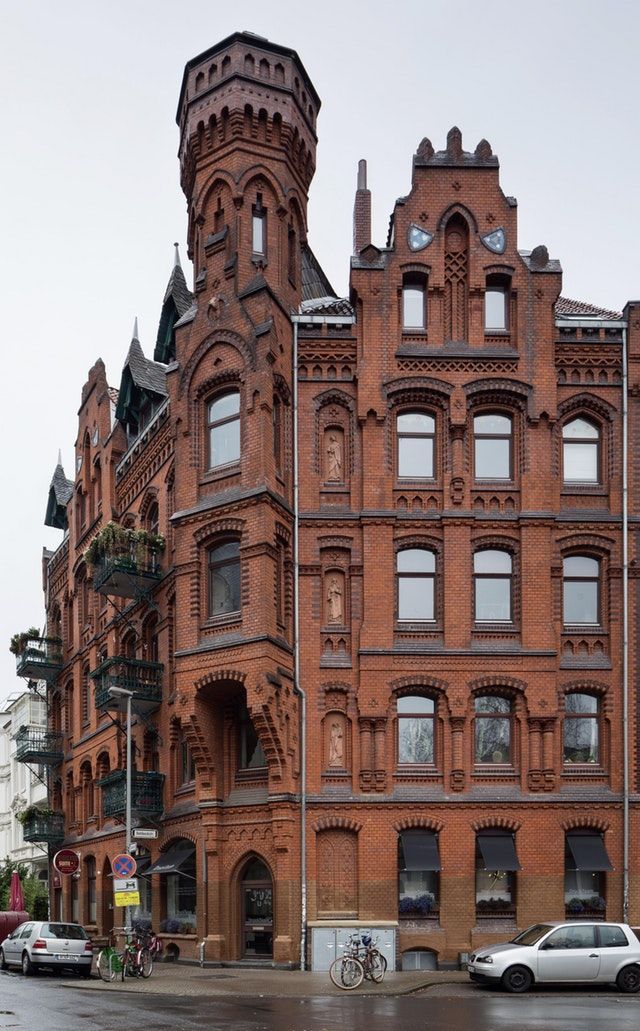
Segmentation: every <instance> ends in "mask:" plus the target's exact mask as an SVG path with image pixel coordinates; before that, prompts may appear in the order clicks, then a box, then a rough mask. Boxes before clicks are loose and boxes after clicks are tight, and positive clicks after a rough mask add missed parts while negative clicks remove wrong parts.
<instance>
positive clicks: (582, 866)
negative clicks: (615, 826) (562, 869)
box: [567, 834, 613, 871]
mask: <svg viewBox="0 0 640 1031" xmlns="http://www.w3.org/2000/svg"><path fill="white" fill-rule="evenodd" d="M567 845H568V846H569V848H570V850H571V854H572V856H573V858H574V859H575V863H576V870H594V871H597V870H613V866H612V865H611V860H610V859H609V856H608V855H607V850H606V848H605V847H604V841H603V840H602V838H601V837H600V835H599V834H567Z"/></svg>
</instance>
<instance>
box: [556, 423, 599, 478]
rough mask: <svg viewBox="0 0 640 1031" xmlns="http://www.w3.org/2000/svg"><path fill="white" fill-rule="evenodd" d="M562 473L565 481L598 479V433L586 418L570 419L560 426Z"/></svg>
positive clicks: (595, 427)
mask: <svg viewBox="0 0 640 1031" xmlns="http://www.w3.org/2000/svg"><path fill="white" fill-rule="evenodd" d="M562 473H563V475H562V478H563V480H564V482H565V483H598V482H599V480H600V433H599V431H598V427H597V426H594V424H593V423H592V422H589V421H588V420H587V419H581V418H579V419H572V420H571V421H570V422H566V423H565V424H564V426H563V427H562Z"/></svg>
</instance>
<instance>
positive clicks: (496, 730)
mask: <svg viewBox="0 0 640 1031" xmlns="http://www.w3.org/2000/svg"><path fill="white" fill-rule="evenodd" d="M475 712H476V717H475V735H474V738H475V761H476V763H477V764H485V763H489V764H491V765H494V764H496V763H510V762H511V702H510V701H509V699H508V698H498V697H497V696H495V695H484V696H481V697H479V698H476V701H475Z"/></svg>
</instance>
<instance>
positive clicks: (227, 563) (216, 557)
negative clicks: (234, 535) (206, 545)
mask: <svg viewBox="0 0 640 1031" xmlns="http://www.w3.org/2000/svg"><path fill="white" fill-rule="evenodd" d="M208 569H209V616H222V615H225V614H226V613H229V612H239V611H240V544H239V542H238V541H226V542H225V543H224V544H218V545H217V546H216V547H215V548H211V550H210V551H209V557H208Z"/></svg>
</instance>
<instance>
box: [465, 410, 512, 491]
mask: <svg viewBox="0 0 640 1031" xmlns="http://www.w3.org/2000/svg"><path fill="white" fill-rule="evenodd" d="M473 435H474V457H475V474H476V480H510V479H511V478H512V476H513V473H512V460H511V452H512V443H511V442H512V430H511V419H509V417H508V416H506V415H498V414H497V413H491V414H487V415H476V416H475V418H474V420H473Z"/></svg>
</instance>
